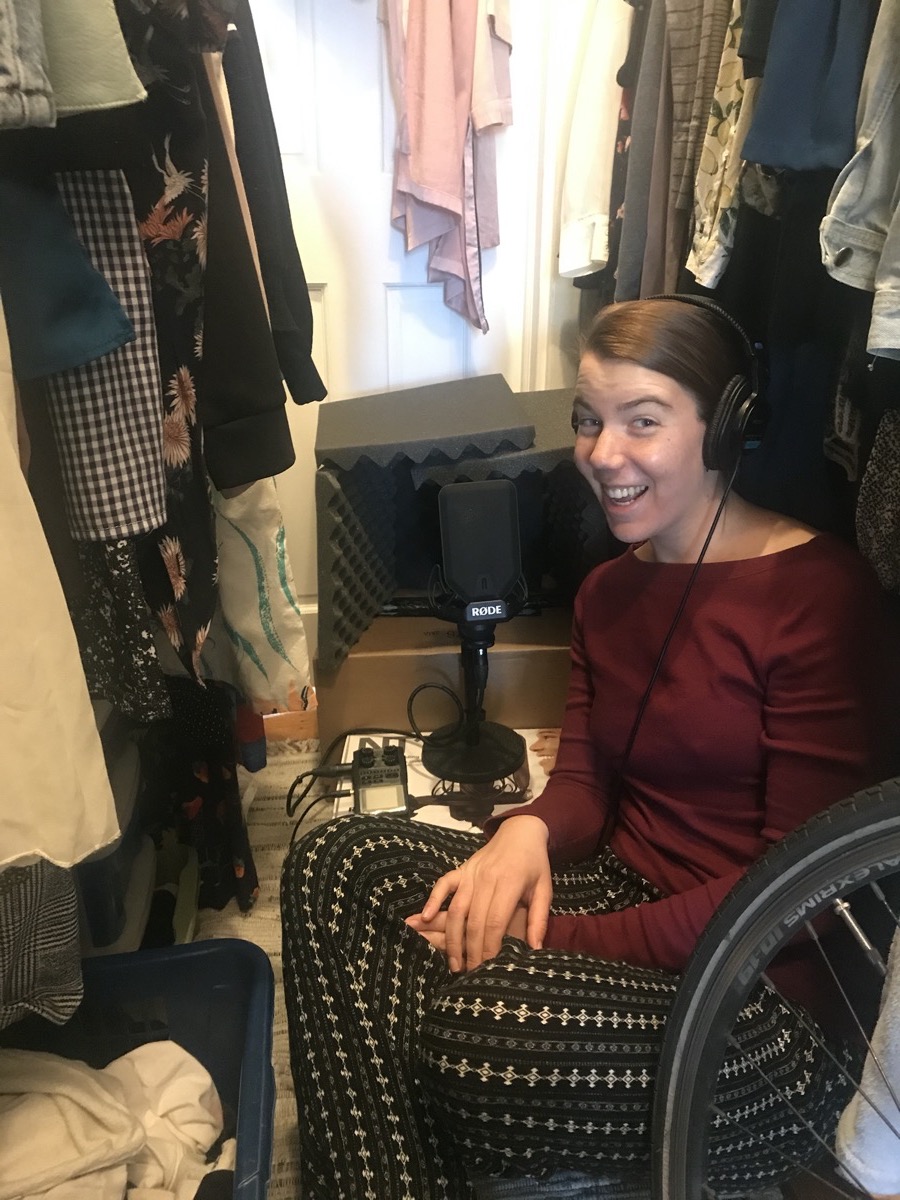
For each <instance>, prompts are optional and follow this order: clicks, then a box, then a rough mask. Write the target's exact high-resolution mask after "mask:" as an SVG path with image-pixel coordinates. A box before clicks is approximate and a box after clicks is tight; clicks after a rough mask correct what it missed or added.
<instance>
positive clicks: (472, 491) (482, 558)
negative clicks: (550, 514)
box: [438, 479, 522, 622]
mask: <svg viewBox="0 0 900 1200" xmlns="http://www.w3.org/2000/svg"><path fill="white" fill-rule="evenodd" d="M438 514H439V517H440V523H441V556H442V558H443V564H444V565H443V581H444V584H445V585H446V588H447V590H448V591H449V592H451V593H452V595H453V597H454V599H455V600H456V601H458V602H459V603H460V604H461V605H462V606H463V616H462V619H463V620H465V621H493V622H496V621H505V620H507V619H508V617H509V615H510V613H509V601H510V598H511V597H512V596H513V595H514V594H515V593H516V591H517V589H518V587H519V581H520V578H521V575H522V553H521V547H520V543H519V505H518V497H517V495H516V489H515V485H514V484H513V483H512V482H511V481H510V480H509V479H488V480H483V481H476V482H472V483H449V484H447V485H446V486H445V487H442V488H441V490H440V492H439V493H438Z"/></svg>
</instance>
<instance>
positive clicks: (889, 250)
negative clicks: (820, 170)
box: [819, 0, 900, 358]
mask: <svg viewBox="0 0 900 1200" xmlns="http://www.w3.org/2000/svg"><path fill="white" fill-rule="evenodd" d="M898 48H900V0H882V3H881V8H880V10H879V13H878V19H877V21H876V22H875V30H874V32H873V34H872V43H871V46H870V48H869V57H868V59H867V61H866V68H865V72H864V74H863V81H862V89H861V91H860V97H859V107H858V109H857V114H856V130H857V133H856V153H855V154H854V155H853V157H852V158H851V159H850V161H849V162H848V163H847V165H846V166H845V167H844V169H843V170H842V171H841V173H840V175H839V176H838V177H837V181H836V182H835V185H834V189H833V190H832V193H831V196H830V198H829V201H828V210H827V213H826V215H825V218H824V220H823V221H822V224H821V226H820V231H819V236H820V242H821V246H822V259H823V261H824V263H825V266H826V268H827V270H828V272H829V273H830V274H831V275H833V276H834V278H835V279H839V280H840V281H841V282H842V283H846V284H849V285H850V286H851V287H855V288H863V289H865V290H866V291H869V292H874V293H875V299H874V302H873V307H872V323H871V325H870V327H869V337H868V345H867V349H868V351H869V353H870V354H881V355H884V356H885V357H888V358H900V52H898Z"/></svg>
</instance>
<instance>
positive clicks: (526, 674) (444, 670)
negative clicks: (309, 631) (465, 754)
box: [316, 608, 572, 750]
mask: <svg viewBox="0 0 900 1200" xmlns="http://www.w3.org/2000/svg"><path fill="white" fill-rule="evenodd" d="M571 630H572V613H571V610H570V609H562V608H561V609H548V610H547V611H546V612H543V613H542V614H541V615H540V616H519V617H515V618H513V620H512V621H507V622H505V623H503V624H500V625H497V626H496V630H495V638H496V641H495V644H494V645H493V646H492V647H491V648H490V650H489V651H488V683H487V690H486V692H485V701H484V709H485V715H486V716H487V718H488V720H491V721H497V722H498V723H500V724H501V725H509V726H510V727H511V728H513V729H536V728H543V727H548V728H554V727H557V726H559V724H560V723H561V721H562V715H563V709H564V707H565V700H566V691H567V688H568V683H569V643H570V638H571ZM422 683H437V684H443V685H444V686H445V687H448V688H450V689H451V690H452V691H453V692H455V693H456V694H457V695H458V696H459V697H460V699H462V698H463V681H462V667H461V661H460V640H459V632H458V630H457V628H456V626H455V625H454V624H452V623H450V622H448V621H439V620H437V619H436V618H433V617H376V618H375V620H374V622H373V623H372V625H370V627H369V628H368V629H367V630H366V632H365V633H364V634H363V635H362V637H361V638H360V639H359V641H358V642H357V643H356V645H355V646H354V647H353V648H352V649H351V651H350V654H349V655H348V657H347V658H346V659H345V660H344V662H343V663H341V665H340V666H339V667H338V668H337V670H336V671H333V672H321V671H319V670H317V671H316V694H317V698H318V703H319V708H318V716H319V735H320V738H321V744H322V748H323V750H324V749H325V747H326V746H327V745H328V744H329V743H330V742H331V740H332V739H333V738H335V737H337V736H338V734H340V733H343V732H344V731H346V730H349V729H359V728H363V727H374V728H378V729H408V728H409V720H408V717H407V714H406V705H407V701H408V699H409V696H410V693H411V692H412V691H413V689H414V688H416V687H418V686H419V684H422ZM413 715H414V717H415V720H416V724H417V725H418V726H419V728H420V729H422V730H433V729H436V728H438V727H439V726H441V725H446V724H449V723H450V722H452V721H453V720H455V716H456V709H455V706H454V704H453V702H452V700H451V699H450V698H449V697H448V696H445V695H444V694H442V693H441V692H438V691H436V690H433V689H428V690H426V691H423V692H420V693H419V695H418V696H417V697H416V699H415V702H414V706H413Z"/></svg>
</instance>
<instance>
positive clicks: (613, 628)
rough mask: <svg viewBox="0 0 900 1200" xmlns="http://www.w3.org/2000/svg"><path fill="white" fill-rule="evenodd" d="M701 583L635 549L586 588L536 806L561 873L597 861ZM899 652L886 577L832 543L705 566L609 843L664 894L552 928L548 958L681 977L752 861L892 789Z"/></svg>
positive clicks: (825, 540)
mask: <svg viewBox="0 0 900 1200" xmlns="http://www.w3.org/2000/svg"><path fill="white" fill-rule="evenodd" d="M691 570H692V566H691V564H680V563H653V562H645V561H643V560H642V559H640V558H639V557H637V556H636V555H635V554H634V552H633V551H631V550H629V551H627V552H626V553H625V554H623V555H622V556H621V557H620V558H618V559H615V560H613V561H612V562H609V563H605V564H603V565H602V566H601V567H599V568H597V569H596V570H595V571H594V572H592V574H591V575H590V576H589V577H588V578H587V579H586V581H585V582H584V584H583V585H582V588H581V590H580V592H579V594H578V597H577V599H576V604H575V619H574V628H573V641H572V676H571V682H570V687H569V695H568V702H567V706H566V713H565V719H564V723H563V729H562V736H561V740H560V747H559V755H558V758H557V761H556V766H555V768H554V770H553V771H552V773H551V775H550V779H549V781H548V783H547V786H546V789H545V791H544V793H543V794H542V795H541V796H540V797H539V798H538V799H537V800H536V801H535V802H534V803H533V804H532V805H531V806H529V807H528V809H527V810H526V811H527V812H529V813H531V814H534V815H537V816H539V817H541V819H542V820H543V821H545V822H546V824H547V826H548V828H549V830H550V843H549V848H550V857H551V861H552V862H553V864H554V865H560V864H563V863H568V862H574V861H578V860H581V859H585V858H588V857H589V856H590V855H591V854H592V853H593V852H594V851H595V850H596V848H597V844H598V839H599V837H600V833H601V830H602V828H603V823H604V817H605V816H606V812H607V802H608V795H609V788H610V782H611V779H612V775H613V771H614V770H615V768H616V767H618V766H619V765H620V764H621V759H622V754H623V750H624V747H625V744H626V741H627V738H628V734H629V732H630V729H631V725H632V722H633V720H634V716H635V712H636V710H637V707H638V705H639V703H640V699H641V696H642V694H643V692H644V688H645V687H646V684H647V681H648V680H649V678H650V675H651V673H652V671H653V667H654V663H655V661H656V658H657V655H658V653H659V650H660V647H661V645H662V643H663V640H664V638H665V635H666V632H667V630H668V628H669V625H670V623H671V621H672V617H673V615H674V613H675V610H676V608H677V606H678V602H679V600H680V598H681V595H682V593H683V590H684V587H685V585H686V583H687V580H688V577H689V575H690V572H691ZM888 644H889V639H888V627H887V624H886V620H885V615H884V610H883V598H882V594H881V591H880V589H879V587H878V583H877V580H876V578H875V576H874V573H873V572H872V571H871V569H870V568H869V566H868V565H867V564H866V563H865V562H864V561H863V560H862V559H861V558H860V557H859V556H858V555H857V554H856V553H855V552H854V551H853V550H852V549H851V548H849V547H847V546H845V545H844V544H843V543H842V542H841V541H839V540H838V539H837V538H835V537H832V536H829V535H820V536H818V537H816V538H814V539H813V540H811V541H809V542H807V543H805V544H803V545H800V546H796V547H792V548H790V549H787V550H782V551H779V552H777V553H774V554H769V555H765V556H763V557H761V558H754V559H748V560H744V561H739V562H715V563H708V564H704V565H703V566H701V568H700V571H699V575H698V578H697V580H696V582H695V584H694V587H693V589H692V592H691V595H690V599H689V600H688V604H687V608H686V610H685V612H684V614H683V615H682V617H681V620H680V621H679V623H678V626H677V628H676V631H675V634H674V636H673V638H672V642H671V645H670V647H669V650H668V653H667V654H666V656H665V660H664V662H663V665H662V669H661V671H660V675H659V678H658V680H657V682H656V685H655V687H654V689H653V691H652V694H651V698H650V701H649V704H648V706H647V709H646V711H645V714H644V718H643V721H642V722H641V725H640V729H639V732H638V734H637V739H636V741H635V744H634V748H633V751H632V753H631V756H630V758H629V761H628V762H627V764H626V766H625V770H624V777H623V780H622V787H621V811H620V814H619V819H618V823H617V826H616V829H615V832H614V834H613V836H612V840H611V847H612V849H613V851H614V852H615V853H616V855H617V856H618V857H619V858H620V859H621V860H622V861H623V862H624V863H626V864H627V865H628V866H630V867H632V868H633V869H634V870H636V871H638V872H639V873H640V874H641V875H642V876H643V877H644V878H645V879H647V880H649V881H650V882H651V883H653V884H655V885H656V886H657V887H658V888H660V889H661V890H662V892H663V893H665V898H664V899H661V900H658V901H655V902H652V903H647V904H642V905H639V906H637V907H634V908H629V909H625V910H624V911H622V912H617V913H611V914H607V915H600V916H592V915H573V914H560V915H552V916H551V917H550V924H549V928H548V930H547V934H546V937H545V939H544V945H545V946H547V947H554V948H559V949H569V950H575V951H580V952H583V953H587V954H593V955H597V956H600V957H603V958H607V959H619V960H623V961H626V962H630V963H635V964H637V965H642V966H654V967H663V968H667V969H670V970H676V971H677V970H680V969H682V968H683V966H684V964H685V962H686V960H687V958H688V957H689V955H690V953H691V951H692V949H693V947H694V944H695V942H696V940H697V938H698V936H699V934H700V933H701V932H702V930H703V928H704V926H705V925H706V923H707V921H708V920H709V918H710V916H711V915H712V913H713V911H714V909H715V908H716V907H717V905H718V904H719V903H720V902H721V900H722V899H723V898H724V897H725V895H726V894H727V893H728V892H729V891H730V889H731V888H732V886H733V885H734V884H735V883H736V882H737V880H738V879H739V878H740V876H741V875H742V874H743V873H744V871H745V870H746V868H747V867H748V866H749V865H750V864H751V863H753V862H754V861H755V860H756V859H758V858H759V857H760V856H761V855H762V854H763V853H764V852H765V851H766V850H767V849H768V848H769V847H770V846H771V845H772V844H773V843H774V842H775V841H777V840H778V839H779V838H781V837H782V836H784V834H786V833H787V832H789V831H790V830H792V829H794V828H796V827H797V826H798V825H800V824H802V822H803V821H805V820H806V819H807V818H808V817H810V816H812V815H813V814H814V813H816V812H818V811H820V810H821V809H823V808H825V807H827V806H828V805H830V804H832V803H834V802H835V801H837V800H840V799H842V798H844V797H845V796H847V795H849V794H851V793H852V792H854V791H856V790H857V789H858V788H860V787H863V786H865V785H867V784H869V783H872V782H875V781H876V780H877V779H878V778H879V777H880V775H881V770H882V760H883V756H884V752H885V751H886V750H887V749H888V747H886V746H885V745H884V742H883V739H884V736H885V734H884V728H885V717H886V711H885V703H886V700H885V696H886V683H887V681H886V674H887V668H888V664H889V662H890V656H889V654H888ZM509 815H512V814H508V816H509ZM491 826H493V827H496V826H495V823H494V822H491V823H490V825H489V828H488V832H491Z"/></svg>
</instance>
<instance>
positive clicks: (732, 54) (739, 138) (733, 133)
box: [686, 0, 759, 288]
mask: <svg viewBox="0 0 900 1200" xmlns="http://www.w3.org/2000/svg"><path fill="white" fill-rule="evenodd" d="M741 4H742V0H734V8H733V9H732V12H731V20H730V21H729V23H728V33H727V34H726V37H725V46H724V48H723V50H722V61H721V63H720V64H719V75H718V78H717V80H716V91H715V95H714V97H713V102H712V108H711V110H710V114H709V121H708V123H707V128H706V138H705V140H704V143H703V150H702V152H701V155H700V165H699V167H698V169H697V178H696V182H695V185H694V222H695V224H694V239H693V244H692V246H691V250H690V253H689V254H688V259H687V263H686V266H687V269H688V270H689V271H690V272H691V274H692V275H694V277H695V278H696V280H697V282H698V283H699V284H701V285H702V286H703V287H706V288H714V287H715V286H716V285H717V284H718V283H719V281H720V279H721V278H722V275H723V274H724V273H725V268H726V267H727V266H728V260H729V258H730V257H731V248H732V246H733V244H734V227H735V222H736V221H737V213H738V207H739V205H740V203H741V190H740V186H739V184H740V180H741V176H742V172H743V162H742V160H741V148H742V147H743V144H744V137H745V136H746V133H747V130H748V128H749V126H750V119H751V117H752V115H753V109H754V106H755V103H756V95H757V92H758V91H759V80H758V79H744V76H743V64H742V62H741V59H740V57H739V55H738V45H739V43H740V40H741V29H742V28H743V23H742V17H741Z"/></svg>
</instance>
